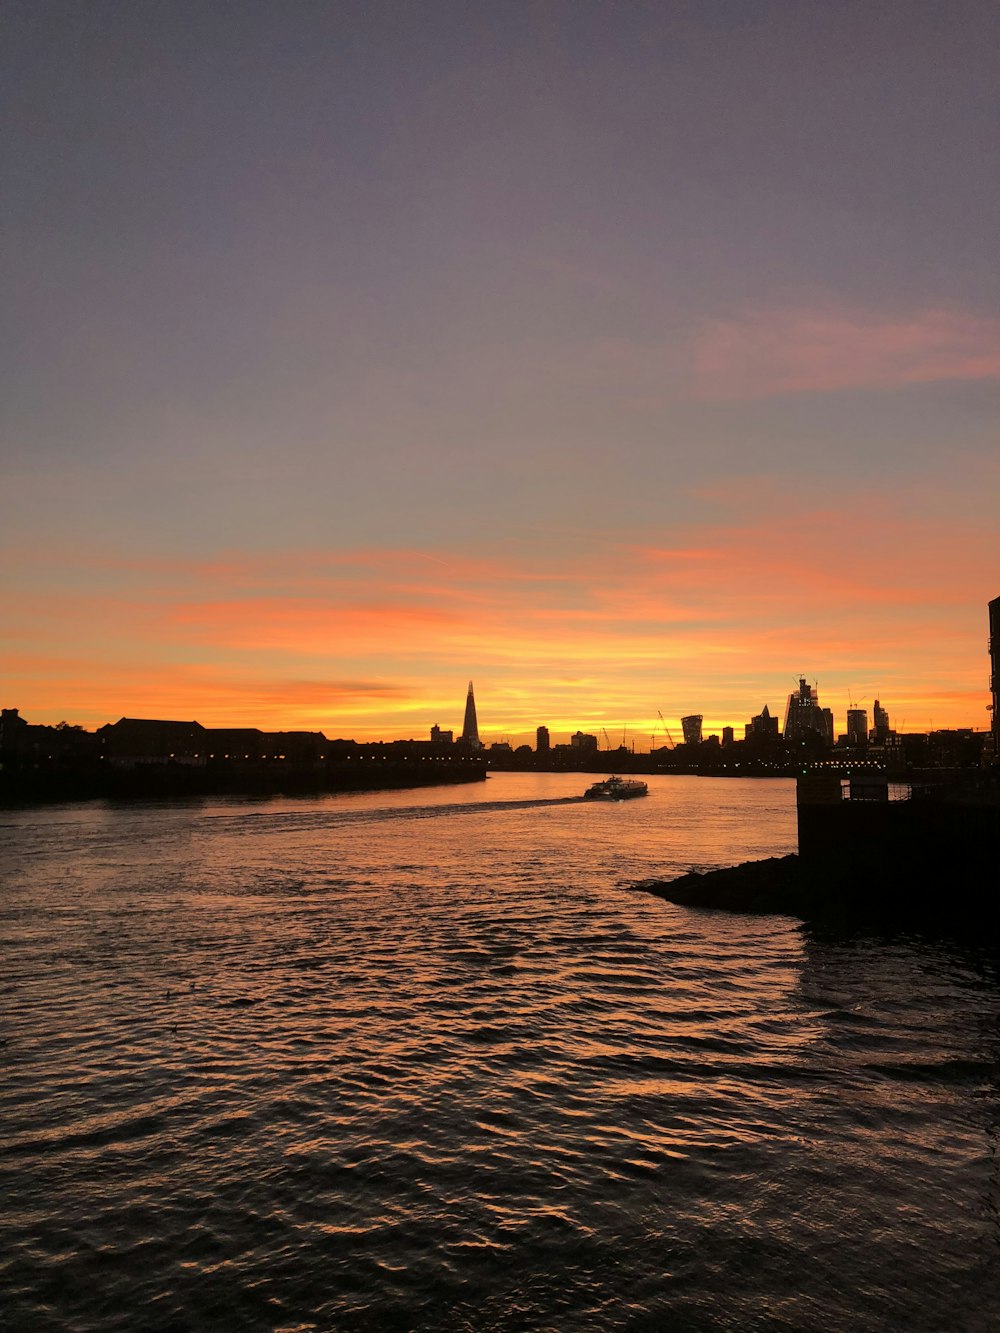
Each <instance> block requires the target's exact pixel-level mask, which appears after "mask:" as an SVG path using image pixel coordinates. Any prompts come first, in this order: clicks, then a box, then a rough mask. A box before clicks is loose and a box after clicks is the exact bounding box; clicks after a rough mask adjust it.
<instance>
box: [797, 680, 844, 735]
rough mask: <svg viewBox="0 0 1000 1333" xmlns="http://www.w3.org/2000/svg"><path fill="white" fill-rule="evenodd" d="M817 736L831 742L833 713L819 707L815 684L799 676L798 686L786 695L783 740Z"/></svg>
mask: <svg viewBox="0 0 1000 1333" xmlns="http://www.w3.org/2000/svg"><path fill="white" fill-rule="evenodd" d="M808 736H818V737H819V738H820V739H821V740H823V741H825V742H826V744H827V745H832V744H833V714H832V713H831V712H830V710H829V708H820V706H819V694H818V693H817V690H816V687H815V685H808V684H807V683H806V679H805V677H804V676H800V677H799V688H798V689H797V690H796V691H795V693H794V694H790V695H789V696H788V707H787V709H786V710H785V740H786V741H804V740H805V739H806V738H807V737H808Z"/></svg>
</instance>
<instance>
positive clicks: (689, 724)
mask: <svg viewBox="0 0 1000 1333" xmlns="http://www.w3.org/2000/svg"><path fill="white" fill-rule="evenodd" d="M701 723H702V714H701V713H689V714H688V716H687V717H682V718H681V730H682V731H683V732H684V744H685V745H700V744H701Z"/></svg>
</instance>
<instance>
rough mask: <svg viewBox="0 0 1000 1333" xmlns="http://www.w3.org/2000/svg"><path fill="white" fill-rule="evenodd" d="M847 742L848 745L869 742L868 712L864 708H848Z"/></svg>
mask: <svg viewBox="0 0 1000 1333" xmlns="http://www.w3.org/2000/svg"><path fill="white" fill-rule="evenodd" d="M847 743H848V745H867V744H868V714H867V712H866V711H865V709H863V708H849V709H848V710H847Z"/></svg>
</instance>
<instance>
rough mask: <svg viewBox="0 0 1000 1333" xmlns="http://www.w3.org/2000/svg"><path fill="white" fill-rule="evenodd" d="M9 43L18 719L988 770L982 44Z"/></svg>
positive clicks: (172, 30)
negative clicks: (820, 726) (779, 725)
mask: <svg viewBox="0 0 1000 1333" xmlns="http://www.w3.org/2000/svg"><path fill="white" fill-rule="evenodd" d="M7 17H8V22H7V42H6V44H5V47H6V49H5V54H4V57H3V58H4V61H5V65H6V68H5V88H6V96H7V112H8V114H7V117H6V119H7V123H8V127H9V131H8V134H7V135H6V136H5V143H4V148H3V166H4V178H5V199H6V202H7V205H8V207H7V210H6V220H5V224H4V226H5V232H4V236H5V247H4V249H5V254H6V255H7V256H8V263H7V265H6V269H7V278H8V302H7V308H8V310H9V311H11V312H13V313H12V315H11V316H10V317H9V319H8V329H9V336H8V343H7V346H6V349H5V355H4V357H3V358H0V395H2V397H3V401H4V405H5V406H4V421H3V444H2V449H3V457H2V462H3V478H4V484H3V486H2V487H0V597H2V599H3V606H4V615H3V617H2V619H0V699H2V701H3V702H4V705H5V706H12V707H18V708H20V710H21V711H22V713H23V714H24V715H25V716H29V717H31V718H32V719H33V720H35V721H37V722H51V723H55V722H58V721H60V720H62V719H63V718H67V719H68V720H70V721H74V722H80V723H82V724H83V725H87V726H91V725H97V724H100V723H102V722H104V721H107V720H108V719H109V717H111V716H112V714H114V715H116V716H117V715H120V713H121V712H124V713H125V714H126V715H129V716H138V717H142V716H152V715H159V714H165V715H167V716H171V717H185V716H198V717H199V718H200V719H201V720H202V721H203V722H205V723H206V725H217V726H241V725H251V726H256V725H260V726H265V727H282V728H288V729H318V730H323V731H325V732H327V733H329V734H341V735H355V734H357V735H365V736H370V737H375V736H381V737H384V738H386V739H392V738H397V737H399V738H403V737H409V736H413V735H424V734H425V733H426V730H427V728H428V727H429V726H430V725H431V724H432V723H434V722H439V723H440V724H441V725H442V726H448V727H453V728H454V729H455V731H456V734H457V733H458V731H459V730H460V723H461V712H460V703H459V704H458V706H457V707H456V704H455V700H456V697H457V698H458V699H459V700H460V699H461V693H462V688H461V687H462V682H463V681H465V680H467V679H468V678H469V676H472V677H473V679H474V680H475V681H476V684H477V690H478V691H479V692H480V698H481V708H482V731H483V735H484V736H486V737H489V738H491V739H492V738H495V737H499V736H501V735H507V736H513V737H517V738H523V739H525V740H528V739H530V737H531V736H532V735H533V734H534V730H535V728H536V727H537V725H538V724H539V723H540V722H544V723H545V724H546V725H548V726H549V727H550V728H551V729H552V730H553V732H555V733H559V734H566V733H569V732H572V731H574V730H576V729H578V728H582V729H583V730H585V731H597V732H599V731H600V730H601V729H602V728H606V729H607V730H608V732H609V733H610V734H611V735H615V734H620V732H621V728H622V726H627V727H628V728H630V729H631V730H632V731H633V732H635V734H637V735H640V736H641V735H642V734H643V733H644V734H645V735H649V734H651V733H652V732H653V730H654V728H655V724H656V721H657V715H658V713H659V712H661V711H662V712H663V714H664V715H665V716H666V717H667V718H668V720H669V722H670V725H671V727H672V728H673V727H675V726H676V728H677V730H678V731H679V730H680V722H679V719H680V717H681V716H682V715H689V714H693V713H701V714H703V716H704V729H705V732H706V733H711V732H718V731H720V730H721V729H722V727H723V726H725V725H736V726H739V725H741V724H742V722H743V721H744V720H745V719H747V718H749V717H751V716H754V715H755V714H758V713H759V711H760V709H761V707H762V706H763V705H764V704H765V703H768V704H770V707H771V709H772V711H780V710H781V709H782V707H783V700H784V698H785V697H786V696H787V694H788V693H789V691H790V690H791V689H793V688H794V682H795V681H796V680H797V678H798V677H799V676H800V675H802V674H805V676H806V677H807V678H808V679H809V680H810V681H812V680H819V682H820V686H821V689H822V692H823V698H824V701H825V702H826V703H827V705H828V706H830V707H832V708H833V710H834V712H835V715H836V716H837V717H838V718H841V717H842V716H843V715H844V714H845V712H846V708H847V707H848V705H849V703H850V702H851V701H852V700H853V701H858V700H861V699H867V700H868V701H869V706H870V701H871V700H872V699H874V698H875V697H876V696H878V697H880V698H882V699H883V701H887V702H888V706H889V708H890V711H891V713H892V716H893V719H894V722H895V724H896V725H898V726H900V727H901V728H904V729H906V730H910V731H926V730H928V729H930V728H931V727H958V726H963V727H966V726H972V727H976V728H980V729H983V728H985V727H987V726H988V725H989V714H988V713H987V712H986V704H987V703H988V701H989V694H988V666H986V665H984V663H985V662H986V656H985V644H986V637H987V627H986V623H985V618H984V610H983V608H984V607H985V606H986V604H987V602H988V601H989V599H990V597H992V596H995V595H996V580H997V573H998V571H1000V524H998V523H997V521H996V514H997V513H998V512H1000V457H998V454H997V448H996V420H997V392H996V390H997V382H998V379H1000V301H998V299H997V298H998V286H997V278H996V264H995V234H994V233H995V225H994V219H995V216H996V211H997V204H998V184H997V174H996V171H995V161H996V152H997V133H996V126H995V123H994V121H993V119H992V118H991V116H990V115H989V113H988V110H987V108H989V107H991V106H992V105H993V102H994V99H995V90H994V81H995V71H994V69H993V56H992V53H993V52H994V51H995V49H996V39H997V15H996V10H995V7H994V6H992V5H989V4H987V3H985V0H957V2H956V3H955V4H952V5H949V6H947V7H946V9H942V8H941V7H940V6H938V5H935V4H931V3H929V0H928V2H927V3H925V2H924V0H908V3H906V4H903V3H901V0H887V3H885V4H883V5H879V6H863V5H860V4H854V3H849V4H845V5H842V6H837V7H834V8H833V9H831V8H830V7H828V6H820V5H817V4H813V3H805V4H795V5H792V4H783V3H778V4H775V5H761V6H757V7H754V6H751V7H748V6H745V5H738V4H736V3H728V2H727V0H718V2H717V3H716V2H715V0H713V3H710V4H706V5H704V6H670V5H664V6H643V5H636V6H617V7H615V6H601V5H596V4H590V3H589V2H588V0H582V3H574V4H572V5H571V4H568V3H561V2H560V0H553V3H552V4H547V5H542V6H534V5H525V6H510V7H506V8H504V10H503V11H502V12H498V11H497V10H496V7H495V6H486V5H480V4H476V3H473V4H463V5H460V6H459V5H454V4H451V3H448V2H447V0H441V3H437V4H433V5H430V6H426V7H423V6H420V7H413V8H412V9H409V8H407V7H401V6H399V5H398V4H389V3H383V2H381V0H374V2H373V3H366V4H364V5H360V4H354V3H352V2H348V3H345V4H343V5H338V6H326V7H324V6H292V7H281V6H274V5H270V4H265V3H260V2H258V0H248V2H247V3H246V4H244V5H241V6H240V10H239V15H238V18H236V17H234V16H233V15H232V14H231V12H230V10H229V9H228V7H222V6H216V5H212V4H208V5H205V6H202V7H199V8H198V9H197V12H193V11H192V12H189V10H188V8H187V7H185V6H180V7H176V6H149V5H146V4H136V5H134V6H101V5H97V6H94V7H90V6H88V7H84V8H80V7H76V6H67V5H63V4H61V3H40V4H32V5H26V4H23V3H15V4H13V5H11V6H10V7H9V13H8V16H7Z"/></svg>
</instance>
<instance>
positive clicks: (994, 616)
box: [989, 597, 1000, 760]
mask: <svg viewBox="0 0 1000 1333" xmlns="http://www.w3.org/2000/svg"><path fill="white" fill-rule="evenodd" d="M989 607H990V693H991V694H992V696H993V705H992V707H993V723H992V728H991V730H992V732H993V755H994V758H995V759H997V760H1000V597H994V598H993V601H992V602H990V604H989Z"/></svg>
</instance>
